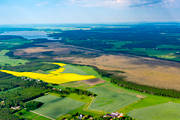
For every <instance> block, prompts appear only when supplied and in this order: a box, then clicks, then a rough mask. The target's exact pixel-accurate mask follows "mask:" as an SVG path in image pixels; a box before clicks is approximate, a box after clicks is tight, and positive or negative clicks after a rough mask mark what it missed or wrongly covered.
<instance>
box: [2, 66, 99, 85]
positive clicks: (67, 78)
mask: <svg viewBox="0 0 180 120" xmlns="http://www.w3.org/2000/svg"><path fill="white" fill-rule="evenodd" d="M53 64H56V65H59V66H61V67H60V68H59V69H57V70H55V71H51V72H50V73H49V74H43V73H34V72H15V71H9V70H0V71H1V72H5V73H8V74H12V75H14V76H17V77H29V78H32V79H38V80H42V81H44V82H47V83H53V84H61V83H66V82H72V81H81V80H88V79H94V78H96V77H95V76H93V75H79V74H75V73H62V72H63V71H64V70H65V68H64V66H65V65H66V64H63V63H53Z"/></svg>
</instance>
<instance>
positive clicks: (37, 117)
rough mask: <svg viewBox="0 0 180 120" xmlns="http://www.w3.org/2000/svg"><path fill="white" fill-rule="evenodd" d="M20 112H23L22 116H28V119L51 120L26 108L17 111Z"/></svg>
mask: <svg viewBox="0 0 180 120" xmlns="http://www.w3.org/2000/svg"><path fill="white" fill-rule="evenodd" d="M18 113H20V114H22V115H21V117H23V118H26V119H28V120H50V119H48V118H46V117H43V116H40V115H38V114H35V113H33V112H28V111H25V110H21V111H19V112H17V113H16V114H18Z"/></svg>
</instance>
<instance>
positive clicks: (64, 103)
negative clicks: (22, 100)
mask: <svg viewBox="0 0 180 120" xmlns="http://www.w3.org/2000/svg"><path fill="white" fill-rule="evenodd" d="M35 101H40V102H43V103H44V105H43V106H42V107H40V108H39V109H37V110H35V111H34V112H36V113H40V114H42V115H45V116H49V117H50V118H54V119H56V118H58V117H59V116H61V115H63V114H66V113H68V112H70V111H72V110H74V109H77V108H79V107H81V106H82V105H83V104H84V103H83V102H79V101H76V100H73V99H71V98H60V97H56V96H53V95H47V96H43V97H40V98H38V99H35Z"/></svg>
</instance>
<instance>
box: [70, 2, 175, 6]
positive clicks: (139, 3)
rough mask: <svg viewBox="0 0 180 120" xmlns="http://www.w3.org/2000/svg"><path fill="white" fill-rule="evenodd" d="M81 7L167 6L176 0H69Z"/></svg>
mask: <svg viewBox="0 0 180 120" xmlns="http://www.w3.org/2000/svg"><path fill="white" fill-rule="evenodd" d="M70 1H71V2H72V3H73V4H77V5H79V6H83V7H143V6H153V5H157V4H158V5H159V4H160V5H164V6H168V5H171V4H172V3H174V2H175V1H176V0H70Z"/></svg>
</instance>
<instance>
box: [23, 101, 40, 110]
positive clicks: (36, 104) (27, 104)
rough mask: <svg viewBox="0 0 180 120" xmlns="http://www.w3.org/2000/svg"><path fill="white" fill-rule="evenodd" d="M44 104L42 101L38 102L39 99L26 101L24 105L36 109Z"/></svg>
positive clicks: (28, 108)
mask: <svg viewBox="0 0 180 120" xmlns="http://www.w3.org/2000/svg"><path fill="white" fill-rule="evenodd" d="M42 105H43V103H42V102H38V101H30V102H27V103H25V105H24V107H25V108H26V110H28V111H29V110H35V109H37V108H39V107H41V106H42Z"/></svg>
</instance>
